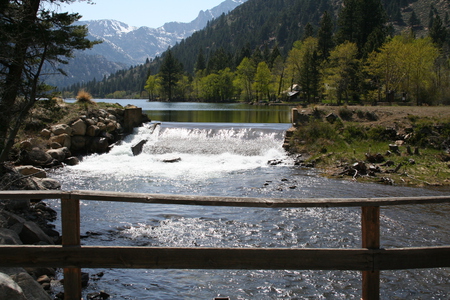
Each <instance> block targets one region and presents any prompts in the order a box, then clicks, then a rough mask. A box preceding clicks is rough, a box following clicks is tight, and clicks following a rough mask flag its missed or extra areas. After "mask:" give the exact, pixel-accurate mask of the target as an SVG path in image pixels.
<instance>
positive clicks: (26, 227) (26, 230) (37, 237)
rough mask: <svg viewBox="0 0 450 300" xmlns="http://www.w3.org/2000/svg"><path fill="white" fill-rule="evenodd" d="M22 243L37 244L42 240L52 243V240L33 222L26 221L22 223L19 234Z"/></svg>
mask: <svg viewBox="0 0 450 300" xmlns="http://www.w3.org/2000/svg"><path fill="white" fill-rule="evenodd" d="M19 237H20V239H21V241H22V242H23V243H24V244H30V245H31V244H37V243H39V242H44V244H47V245H54V244H55V243H54V242H53V240H52V239H51V238H50V237H49V236H48V235H46V234H45V233H44V231H42V229H41V228H40V227H39V226H38V225H37V224H36V223H34V222H31V221H26V222H25V223H23V228H22V231H21V232H20V234H19Z"/></svg>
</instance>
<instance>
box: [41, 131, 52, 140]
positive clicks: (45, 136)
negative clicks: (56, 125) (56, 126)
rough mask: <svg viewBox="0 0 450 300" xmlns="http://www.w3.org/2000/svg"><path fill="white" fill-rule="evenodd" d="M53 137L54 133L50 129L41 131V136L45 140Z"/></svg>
mask: <svg viewBox="0 0 450 300" xmlns="http://www.w3.org/2000/svg"><path fill="white" fill-rule="evenodd" d="M51 135H52V132H51V131H50V130H48V129H42V131H41V136H42V137H43V138H47V139H48V138H49V137H50V136H51Z"/></svg>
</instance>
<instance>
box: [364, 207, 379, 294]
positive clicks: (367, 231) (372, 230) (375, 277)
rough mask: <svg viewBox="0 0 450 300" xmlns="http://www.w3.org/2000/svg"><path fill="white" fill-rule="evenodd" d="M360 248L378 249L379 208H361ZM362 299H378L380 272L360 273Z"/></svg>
mask: <svg viewBox="0 0 450 300" xmlns="http://www.w3.org/2000/svg"><path fill="white" fill-rule="evenodd" d="M361 229H362V247H363V248H368V249H380V207H379V206H368V207H364V206H363V207H362V214H361ZM362 299H363V300H379V299H380V271H373V270H372V271H363V272H362Z"/></svg>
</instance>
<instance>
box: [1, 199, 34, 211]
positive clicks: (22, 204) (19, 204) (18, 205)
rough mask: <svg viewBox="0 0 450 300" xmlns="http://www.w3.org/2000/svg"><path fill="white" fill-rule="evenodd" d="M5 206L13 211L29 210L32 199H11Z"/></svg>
mask: <svg viewBox="0 0 450 300" xmlns="http://www.w3.org/2000/svg"><path fill="white" fill-rule="evenodd" d="M5 206H6V207H7V208H8V209H10V210H13V211H16V210H28V209H29V208H30V199H11V200H9V201H6V202H5Z"/></svg>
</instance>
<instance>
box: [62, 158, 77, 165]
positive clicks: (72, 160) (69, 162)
mask: <svg viewBox="0 0 450 300" xmlns="http://www.w3.org/2000/svg"><path fill="white" fill-rule="evenodd" d="M64 163H65V164H66V165H69V166H76V165H78V164H79V163H80V160H79V159H78V158H77V157H75V156H71V157H69V158H67V159H66V160H65V161H64Z"/></svg>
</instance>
